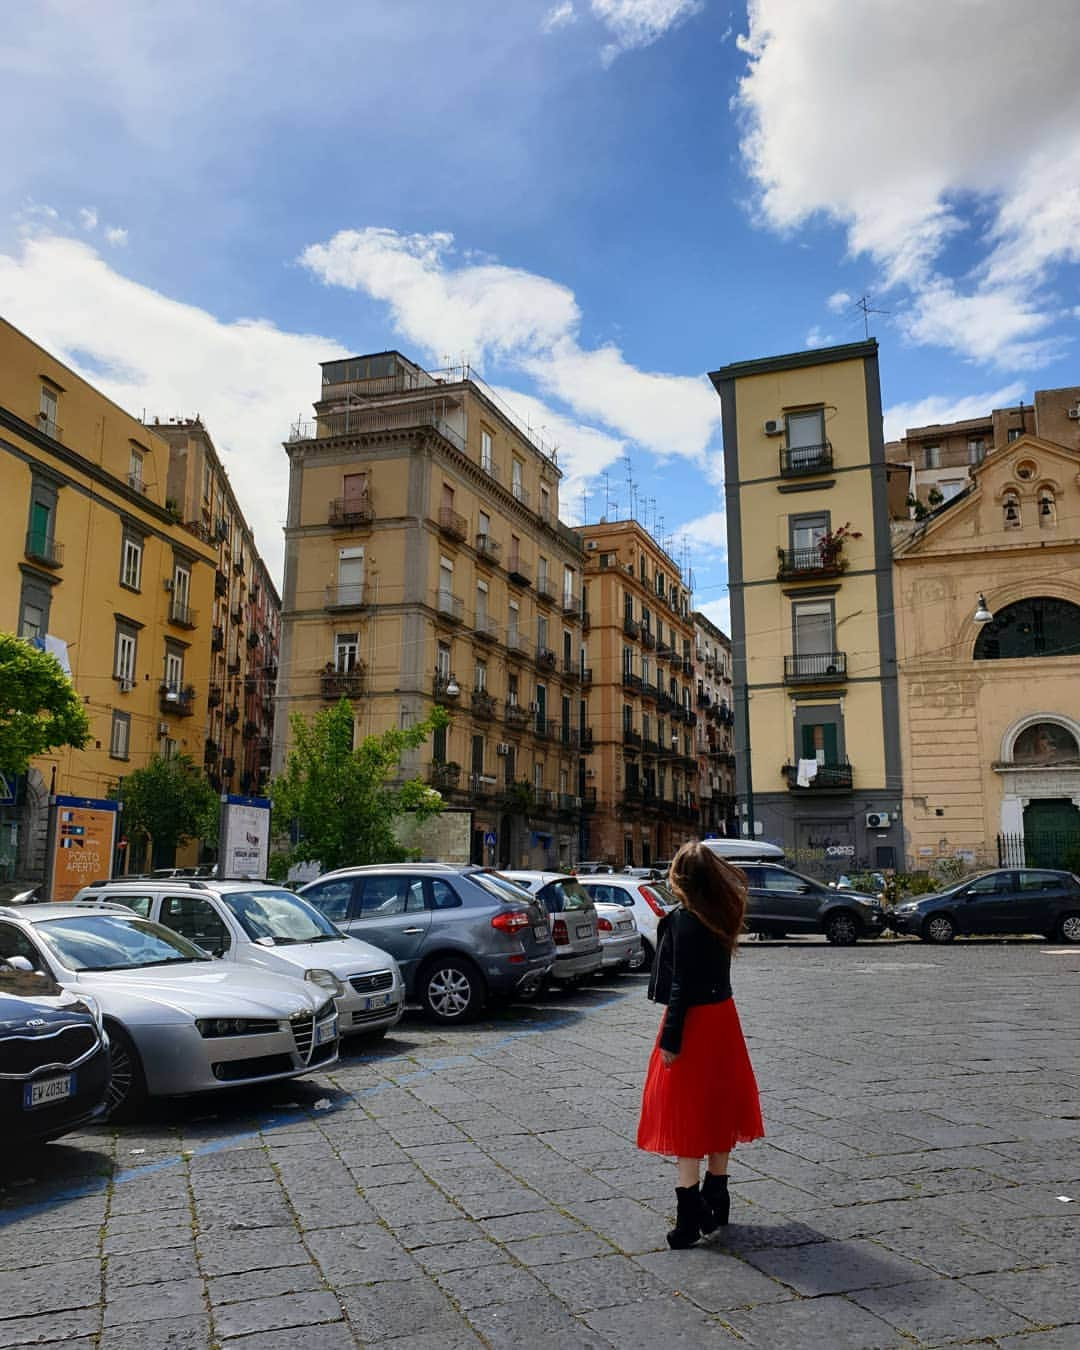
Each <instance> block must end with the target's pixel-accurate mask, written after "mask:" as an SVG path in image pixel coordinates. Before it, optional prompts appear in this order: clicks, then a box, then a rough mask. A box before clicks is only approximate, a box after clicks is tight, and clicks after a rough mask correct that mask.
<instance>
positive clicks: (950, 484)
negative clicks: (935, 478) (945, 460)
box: [938, 478, 967, 502]
mask: <svg viewBox="0 0 1080 1350" xmlns="http://www.w3.org/2000/svg"><path fill="white" fill-rule="evenodd" d="M965 487H967V482H966V480H965V479H963V478H943V479H942V480H941V481H940V482H939V483H938V491H939V492H940V493H941V495H942V497H943V498H944V499H945V501H947V502H951V501H952V499H953V498H954V497H958V496H959V495H960V493H961V492H963V490H964V488H965Z"/></svg>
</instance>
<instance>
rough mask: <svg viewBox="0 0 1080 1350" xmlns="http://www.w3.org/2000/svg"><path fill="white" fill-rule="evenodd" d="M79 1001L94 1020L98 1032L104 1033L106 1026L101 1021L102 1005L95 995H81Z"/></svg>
mask: <svg viewBox="0 0 1080 1350" xmlns="http://www.w3.org/2000/svg"><path fill="white" fill-rule="evenodd" d="M79 999H80V1001H81V1002H82V1003H84V1004H85V1005H86V1011H87V1012H88V1013H89V1014H90V1016H91V1017H92V1018H93V1019H94V1025H95V1026H96V1027H97V1029H98V1031H99V1032H100V1031H104V1025H103V1023H102V1020H101V1004H100V1003H99V1002H98V1001H97V999H96V998H95V997H94V996H93V994H80V995H79Z"/></svg>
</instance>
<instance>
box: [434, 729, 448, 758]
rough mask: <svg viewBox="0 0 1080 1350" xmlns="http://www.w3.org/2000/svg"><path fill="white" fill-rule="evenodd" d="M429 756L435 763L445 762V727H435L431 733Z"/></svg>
mask: <svg viewBox="0 0 1080 1350" xmlns="http://www.w3.org/2000/svg"><path fill="white" fill-rule="evenodd" d="M431 758H432V760H433V761H434V762H435V763H436V764H445V763H446V728H445V727H436V728H435V730H434V731H433V732H432V733H431Z"/></svg>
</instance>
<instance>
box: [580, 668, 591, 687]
mask: <svg viewBox="0 0 1080 1350" xmlns="http://www.w3.org/2000/svg"><path fill="white" fill-rule="evenodd" d="M578 673H579V674H580V675H581V683H582V684H592V666H582V667H581V668H580V671H579V672H578Z"/></svg>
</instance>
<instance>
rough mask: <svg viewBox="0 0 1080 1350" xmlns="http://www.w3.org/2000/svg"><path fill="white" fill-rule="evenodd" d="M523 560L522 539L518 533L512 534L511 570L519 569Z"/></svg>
mask: <svg viewBox="0 0 1080 1350" xmlns="http://www.w3.org/2000/svg"><path fill="white" fill-rule="evenodd" d="M520 562H521V540H520V539H519V538H518V536H517V535H516V534H512V535H511V536H510V571H511V572H514V571H516V570H517V568H518V566H519V564H520Z"/></svg>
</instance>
